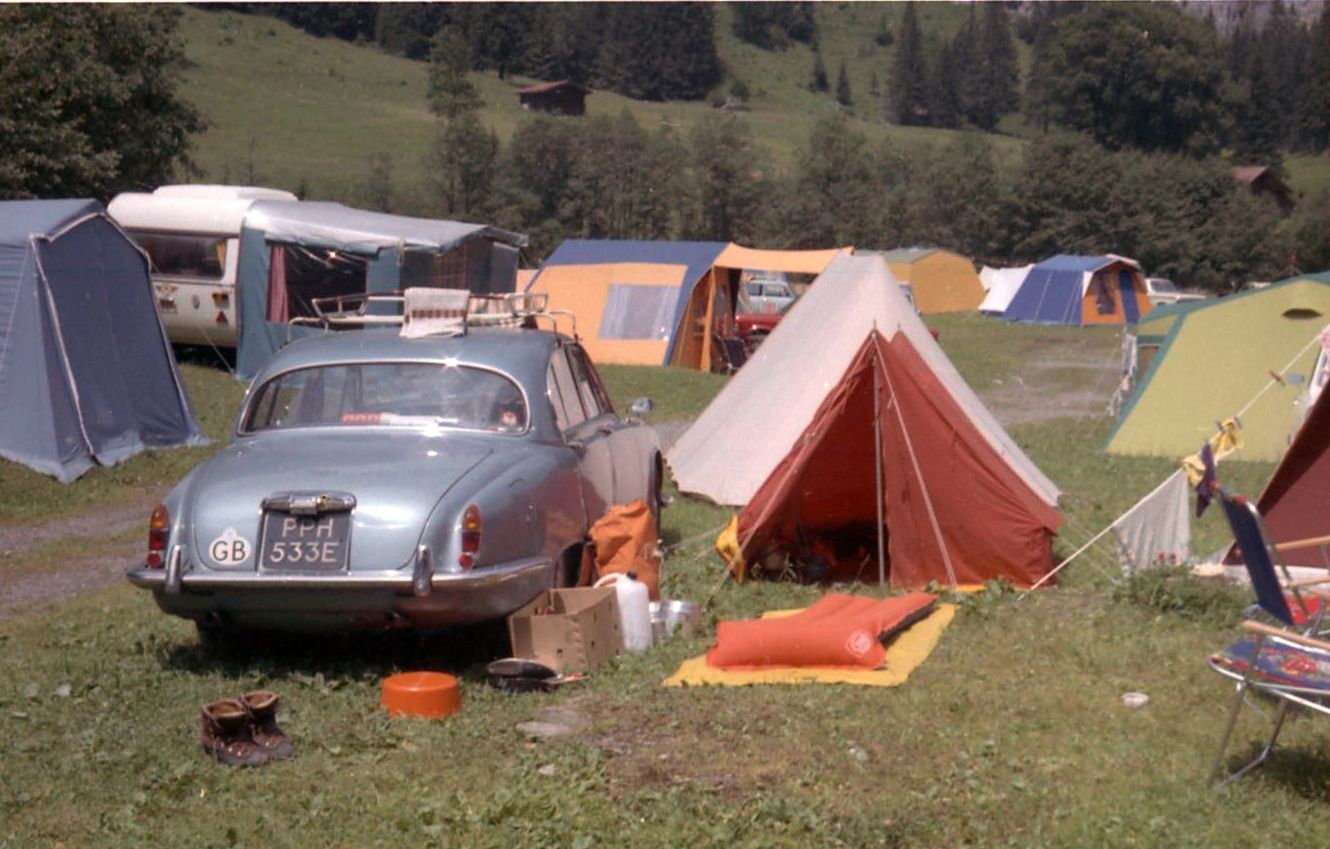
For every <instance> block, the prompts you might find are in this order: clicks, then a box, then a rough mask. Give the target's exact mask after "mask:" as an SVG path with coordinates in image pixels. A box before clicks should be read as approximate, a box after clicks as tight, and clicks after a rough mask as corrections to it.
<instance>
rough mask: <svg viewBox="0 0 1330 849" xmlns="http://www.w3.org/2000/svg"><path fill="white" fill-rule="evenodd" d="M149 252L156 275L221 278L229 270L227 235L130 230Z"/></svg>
mask: <svg viewBox="0 0 1330 849" xmlns="http://www.w3.org/2000/svg"><path fill="white" fill-rule="evenodd" d="M130 235H131V236H133V237H134V241H136V242H138V243H139V245H140V246H141V247H142V248H143V250H144V251H145V252H146V253H147V254H148V260H149V261H150V262H151V263H152V273H153V276H155V277H193V278H198V279H202V280H221V279H222V273H223V271H224V270H225V269H226V238H225V237H223V236H182V235H177V234H173V233H172V234H168V233H142V232H136V233H130Z"/></svg>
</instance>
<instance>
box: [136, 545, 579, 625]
mask: <svg viewBox="0 0 1330 849" xmlns="http://www.w3.org/2000/svg"><path fill="white" fill-rule="evenodd" d="M178 562H179V556H178V555H174V554H173V557H172V559H171V561H169V563H170V564H171V565H174V564H175V563H178ZM171 565H168V568H166V569H149V568H147V567H146V566H139V567H137V568H134V569H131V570H130V571H129V572H128V574H127V576H126V577H127V578H128V579H129V581H130V583H132V584H134V585H135V586H138V587H143V588H145V589H149V590H151V591H152V593H153V598H154V600H155V601H156V602H157V605H158V607H160V608H161V609H162V610H163V611H165V612H166V613H170V614H173V615H176V616H182V617H184V618H187V619H194V620H198V621H207V622H210V623H213V624H217V625H232V626H235V627H242V628H256V629H260V628H261V629H277V630H329V629H344V628H374V629H379V628H394V627H408V626H416V627H438V626H444V625H455V624H466V623H472V622H484V621H488V620H491V619H497V618H499V617H502V616H506V615H508V614H509V613H511V612H513V611H514V610H516V609H517V608H519V607H521V606H522V605H524V604H526V603H527V602H529V601H530V600H531V599H533V598H535V597H536V596H537V595H538V594H539V593H540V592H541V591H543V590H545V589H546V588H548V587H549V586H551V583H552V580H553V576H554V563H553V562H552V561H551V560H549V559H548V558H544V557H535V558H528V559H523V560H516V561H511V562H508V563H503V564H498V565H495V566H488V567H484V568H481V569H476V570H474V571H470V572H460V573H452V572H449V573H443V574H429V573H428V570H424V571H423V572H422V570H421V569H420V568H419V566H417V567H416V568H414V569H413V570H411V571H407V570H396V571H386V572H351V573H339V574H336V575H316V574H289V573H284V574H271V573H269V574H264V573H260V572H253V571H250V572H243V573H241V572H236V573H226V572H217V571H181V570H180V569H179V568H178V567H177V568H171Z"/></svg>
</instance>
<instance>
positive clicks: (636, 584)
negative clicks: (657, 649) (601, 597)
mask: <svg viewBox="0 0 1330 849" xmlns="http://www.w3.org/2000/svg"><path fill="white" fill-rule="evenodd" d="M611 584H613V585H614V594H615V596H616V597H617V598H618V600H619V628H620V630H621V631H623V647H624V648H625V649H627V650H628V651H642V650H643V649H649V648H651V607H650V604H651V602H650V599H649V593H648V591H647V585H646V584H644V583H642V582H641V581H639V580H637V575H636V573H633V572H611V573H610V574H608V575H606V576H604V577H603V578H601V579H600V580H599V581H596V584H595V585H596V586H598V587H604V586H609V585H611Z"/></svg>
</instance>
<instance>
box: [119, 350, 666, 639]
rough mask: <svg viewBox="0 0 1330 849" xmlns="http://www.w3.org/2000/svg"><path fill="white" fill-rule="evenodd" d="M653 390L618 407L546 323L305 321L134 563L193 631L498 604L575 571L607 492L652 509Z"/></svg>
mask: <svg viewBox="0 0 1330 849" xmlns="http://www.w3.org/2000/svg"><path fill="white" fill-rule="evenodd" d="M649 408H650V401H649V400H648V399H639V400H638V401H637V402H635V403H634V404H633V413H632V415H630V416H629V417H628V418H627V419H621V418H620V417H619V416H618V415H616V414H615V411H614V408H613V406H612V405H611V403H610V399H609V396H608V394H607V393H606V390H605V387H604V384H603V383H602V382H601V379H600V377H599V375H598V374H597V372H596V369H595V367H594V366H593V365H592V363H591V361H590V360H589V359H588V357H587V355H586V352H585V351H584V350H583V349H582V347H581V346H580V345H579V344H577V342H576V341H574V340H573V339H570V338H569V337H567V336H565V335H562V334H560V333H556V332H554V331H550V330H544V329H540V330H537V329H533V328H527V329H518V328H511V329H499V328H472V329H470V330H469V331H467V332H465V333H464V334H460V335H427V336H423V337H420V338H405V337H403V336H402V335H400V334H399V333H397V332H394V331H393V330H385V329H364V330H346V331H339V332H329V333H326V334H323V335H317V336H313V337H311V338H307V339H302V340H299V341H296V342H294V343H292V344H290V345H288V346H286V347H285V348H283V349H282V350H281V351H280V352H279V353H278V354H277V356H275V357H274V358H273V359H272V361H271V362H270V363H269V364H268V365H267V366H266V367H265V368H264V369H263V370H262V371H261V372H260V373H259V374H258V375H257V376H256V377H255V379H254V381H253V383H252V384H251V386H250V389H249V391H248V392H247V394H246V396H245V400H244V403H243V404H242V407H241V411H240V415H239V418H238V420H237V422H236V425H235V432H234V436H233V438H232V440H231V442H230V444H229V445H227V446H226V447H224V448H223V449H221V450H220V451H219V452H218V453H217V454H215V455H214V456H213V457H211V458H210V459H208V460H207V461H205V462H204V463H202V464H201V465H200V466H198V467H197V468H195V469H194V470H193V471H191V472H190V473H189V474H188V475H186V477H185V478H184V479H183V480H182V481H181V482H180V483H179V484H178V485H177V486H176V487H175V488H174V489H173V490H172V491H171V492H170V494H169V495H167V496H166V498H165V500H164V501H163V502H162V503H161V504H160V505H158V506H157V507H156V508H155V509H154V510H153V513H152V516H151V521H150V524H149V535H148V547H147V551H146V556H145V558H144V561H143V563H142V564H141V565H137V566H135V567H134V568H132V569H131V570H130V571H129V574H128V577H129V580H130V581H131V582H132V583H133V584H134V585H136V586H139V587H144V588H146V589H149V590H150V591H151V592H152V594H153V598H154V599H155V600H156V602H157V604H158V606H159V607H160V608H161V609H162V610H163V611H165V612H167V613H170V614H174V615H176V616H181V617H185V618H188V619H192V620H194V621H195V622H196V623H197V624H198V628H199V631H200V634H201V636H204V637H211V636H215V635H218V634H225V633H227V632H228V631H230V630H240V629H260V630H270V629H271V630H340V629H350V628H360V629H386V628H394V627H419V628H432V627H437V626H444V625H452V624H462V623H474V622H480V621H485V620H490V619H495V618H498V617H502V616H504V615H506V614H508V613H510V612H512V611H514V610H516V609H517V608H519V607H521V606H522V605H524V604H525V603H527V602H529V601H530V600H531V599H533V598H534V597H535V596H536V595H537V594H539V593H540V592H541V591H543V590H545V589H547V588H550V587H555V586H564V585H571V584H572V583H574V582H575V581H576V580H577V577H578V573H579V568H580V564H581V552H582V547H583V544H584V542H585V540H586V539H587V532H588V529H589V527H590V526H591V524H592V523H594V522H595V521H596V520H597V519H598V518H600V517H601V516H602V515H603V514H604V513H605V511H606V509H607V508H608V507H609V506H611V505H614V504H621V503H627V502H630V501H633V500H635V499H639V498H640V499H645V500H646V501H647V503H648V504H649V505H650V507H651V508H652V509H653V510H658V509H659V505H660V497H659V490H660V482H661V460H660V452H659V448H658V445H657V440H656V436H655V433H654V431H653V430H652V429H651V428H650V426H648V425H646V424H645V423H644V422H643V421H642V420H641V415H642V414H643V413H644V412H645V411H646V410H647V409H649Z"/></svg>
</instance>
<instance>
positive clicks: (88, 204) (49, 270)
mask: <svg viewBox="0 0 1330 849" xmlns="http://www.w3.org/2000/svg"><path fill="white" fill-rule="evenodd" d="M206 441H207V440H206V439H205V438H204V437H203V435H202V433H201V432H200V431H199V426H198V423H197V422H196V421H195V420H194V414H193V413H192V412H191V410H190V408H189V401H188V399H187V398H186V396H185V389H184V386H183V385H181V382H180V375H179V373H178V372H177V371H176V364H175V358H174V356H173V355H172V354H171V346H170V345H169V344H168V343H167V341H166V334H165V333H164V332H163V331H162V325H161V321H160V319H159V318H158V316H157V307H156V298H155V296H154V293H153V288H152V281H151V280H150V279H149V277H148V261H147V258H146V257H145V256H144V254H143V252H142V251H140V250H139V249H138V248H137V247H136V246H135V245H134V243H133V242H132V241H130V239H129V237H128V236H126V235H125V234H124V232H123V231H121V230H120V228H119V227H117V226H116V225H115V223H114V222H112V221H111V219H110V218H108V217H107V215H106V212H105V210H104V209H102V205H101V204H100V203H98V202H97V201H95V200H47V201H40V200H33V201H4V202H0V457H5V458H6V459H9V460H12V461H14V462H16V463H22V464H23V465H25V466H28V467H29V468H32V469H35V470H36V471H39V472H42V473H44V474H48V475H53V476H54V477H56V478H57V479H59V480H60V481H61V482H64V483H68V482H69V481H72V480H74V479H75V478H77V477H78V476H79V475H81V474H83V473H84V472H86V471H87V470H88V469H89V468H91V467H92V465H93V464H94V463H101V464H102V465H110V464H112V463H118V462H120V461H122V460H126V459H128V458H129V457H131V456H133V455H134V454H137V453H138V452H139V451H142V450H143V449H144V448H164V447H169V446H177V445H197V444H201V443H203V442H206Z"/></svg>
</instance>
